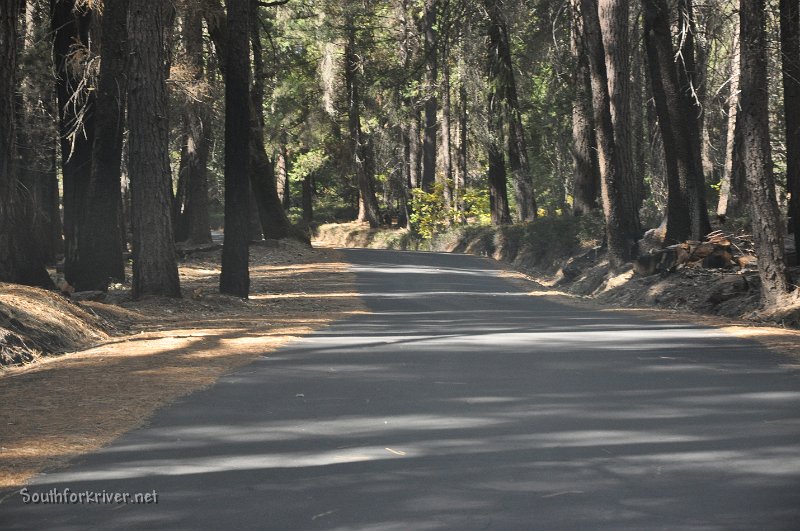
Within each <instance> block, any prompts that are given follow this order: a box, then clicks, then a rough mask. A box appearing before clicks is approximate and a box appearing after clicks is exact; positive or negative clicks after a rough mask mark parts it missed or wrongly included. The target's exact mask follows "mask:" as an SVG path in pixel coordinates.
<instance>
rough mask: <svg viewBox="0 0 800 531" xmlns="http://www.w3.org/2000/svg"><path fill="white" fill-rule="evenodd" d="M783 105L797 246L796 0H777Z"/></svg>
mask: <svg viewBox="0 0 800 531" xmlns="http://www.w3.org/2000/svg"><path fill="white" fill-rule="evenodd" d="M780 11H781V58H782V59H783V105H784V114H785V117H786V187H787V189H788V190H789V230H790V231H791V232H792V233H793V234H794V241H795V248H796V249H800V3H799V2H798V0H781V2H780Z"/></svg>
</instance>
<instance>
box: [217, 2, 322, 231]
mask: <svg viewBox="0 0 800 531" xmlns="http://www.w3.org/2000/svg"><path fill="white" fill-rule="evenodd" d="M202 5H203V8H204V10H203V17H204V18H205V20H206V26H207V28H208V34H209V37H210V38H211V41H212V42H213V44H214V49H215V50H216V52H217V57H218V58H220V61H219V64H218V66H219V70H220V71H221V72H222V75H223V77H224V76H225V71H226V67H225V63H226V60H225V58H226V57H227V47H228V46H227V31H226V28H227V18H226V16H225V11H224V10H223V9H222V6H221V5H220V3H219V0H206V1H205V2H204V3H203V4H202ZM252 5H254V4H251V6H250V7H251V9H252ZM255 5H257V3H256V4H255ZM250 20H251V22H253V24H252V26H254V27H255V28H254V27H251V28H250V33H248V34H249V35H253V34H256V33H257V32H256V30H257V29H258V27H259V26H258V24H255V22H256V21H257V19H256V18H255V17H254V16H252V11H251V17H250ZM252 40H253V41H257V39H252ZM254 49H255V48H254ZM254 55H260V54H258V53H256V54H254ZM254 77H255V80H256V81H259V80H261V81H263V76H259V75H256V76H254ZM257 85H258V83H254V90H253V94H251V97H249V98H247V99H246V101H247V102H248V103H247V105H248V106H249V107H250V108H249V109H248V112H249V113H250V121H251V128H252V134H251V135H250V159H251V160H250V175H249V177H250V183H251V189H252V195H251V197H250V198H249V199H248V201H253V202H255V204H256V206H257V208H255V209H252V210H255V211H257V212H251V213H252V215H253V216H254V217H258V218H260V220H261V228H262V229H263V236H264V238H269V239H276V240H279V239H283V238H293V239H296V240H298V241H301V242H303V243H309V239H308V236H307V235H306V234H304V233H303V232H302V231H300V230H298V229H296V228H295V227H293V226H292V225H291V223H289V218H288V217H287V216H286V212H285V211H284V210H283V206H282V204H281V200H280V198H279V197H278V191H277V188H276V184H275V168H274V165H273V164H272V161H271V160H270V158H269V156H268V155H267V150H266V147H265V146H264V128H263V117H262V111H263V109H262V105H260V104H259V103H258V101H261V100H260V99H259V98H260V92H259V89H258V86H257ZM256 100H258V101H256ZM252 236H255V234H252ZM253 239H255V238H253Z"/></svg>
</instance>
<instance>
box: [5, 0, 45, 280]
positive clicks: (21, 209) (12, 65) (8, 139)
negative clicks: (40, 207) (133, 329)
mask: <svg viewBox="0 0 800 531" xmlns="http://www.w3.org/2000/svg"><path fill="white" fill-rule="evenodd" d="M19 6H20V2H19V0H0V282H15V283H20V284H29V285H34V286H42V287H46V288H49V287H52V285H53V282H52V280H51V279H50V276H49V275H48V274H47V270H46V269H45V267H44V257H43V255H42V253H41V252H39V250H38V249H37V248H36V247H35V245H34V242H35V240H34V239H33V234H32V233H31V226H32V223H31V218H30V214H31V213H32V209H33V205H32V204H31V203H30V201H29V200H28V199H26V197H25V196H24V195H23V194H21V193H20V190H19V188H20V183H19V180H18V177H17V168H16V159H17V153H16V117H15V113H16V101H15V99H16V98H15V94H16V91H17V63H18V57H19V49H18V33H17V32H18V27H17V23H18V21H19V18H20V17H19V15H20V10H19Z"/></svg>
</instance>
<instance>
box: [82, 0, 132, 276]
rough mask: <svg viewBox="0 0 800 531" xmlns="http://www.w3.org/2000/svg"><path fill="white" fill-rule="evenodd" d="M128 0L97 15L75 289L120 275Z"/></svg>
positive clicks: (110, 3) (112, 0)
mask: <svg viewBox="0 0 800 531" xmlns="http://www.w3.org/2000/svg"><path fill="white" fill-rule="evenodd" d="M127 17H128V0H106V1H105V4H104V7H103V16H102V19H101V28H102V36H101V43H100V53H101V58H102V59H101V63H100V75H99V80H98V86H97V97H96V102H95V115H94V116H95V130H96V133H97V134H96V135H95V139H94V145H93V146H92V166H91V175H90V179H89V186H88V190H87V193H86V209H85V213H84V216H85V217H84V219H83V221H82V226H83V230H81V231H79V234H78V264H77V267H76V273H75V275H74V277H73V281H72V284H73V286H74V287H75V289H76V290H78V291H90V290H102V291H105V290H107V289H108V285H109V282H110V281H111V280H118V281H122V280H124V278H125V261H124V257H123V255H124V251H125V248H124V242H123V240H122V234H123V230H124V229H123V223H124V221H123V219H122V209H121V206H122V188H121V186H122V183H121V179H122V137H123V131H124V122H125V104H126V98H125V95H126V91H127V85H126V82H127V79H126V67H127V60H128V44H127V39H128V30H127Z"/></svg>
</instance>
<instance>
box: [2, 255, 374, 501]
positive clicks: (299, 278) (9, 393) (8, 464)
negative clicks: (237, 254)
mask: <svg viewBox="0 0 800 531" xmlns="http://www.w3.org/2000/svg"><path fill="white" fill-rule="evenodd" d="M251 265H252V268H251V293H252V295H253V296H252V298H251V300H249V301H242V300H240V299H237V298H235V297H227V296H223V295H220V294H219V293H218V290H217V282H218V274H219V273H218V272H219V252H216V253H205V254H200V255H198V256H195V257H191V258H189V259H188V260H187V261H186V262H184V263H182V264H181V268H180V274H181V283H182V289H183V294H184V298H183V299H178V300H168V299H161V298H153V299H145V300H143V301H131V300H130V297H129V292H128V291H127V290H126V289H122V290H119V291H118V293H113V292H112V293H110V295H109V299H110V300H109V302H114V303H116V304H107V303H85V307H86V308H89V309H90V311H92V312H95V313H96V314H98V315H99V316H100V317H101V318H103V319H104V320H105V321H107V324H110V325H111V326H112V328H115V329H117V330H118V331H120V332H123V333H122V334H121V335H117V336H116V337H110V338H108V339H107V340H106V341H103V342H102V344H100V345H99V346H96V347H94V348H90V349H88V350H84V351H81V352H77V353H73V354H68V355H64V356H58V357H42V358H39V359H38V361H37V362H36V363H34V364H31V365H27V366H23V367H15V368H9V369H4V370H3V371H2V372H0V401H2V403H3V404H5V405H4V407H3V408H0V426H2V428H1V429H0V489H6V488H11V487H14V486H17V485H22V484H24V483H25V482H26V481H27V480H28V479H29V478H31V477H32V476H33V475H35V474H36V473H38V472H40V471H42V470H46V469H52V468H56V467H58V466H63V465H64V464H65V463H66V462H67V461H68V460H70V459H72V458H74V457H76V456H78V455H81V454H84V453H87V452H91V451H93V450H96V449H98V448H100V447H102V446H105V445H107V444H108V443H110V442H111V441H112V440H114V439H115V438H117V437H119V436H120V435H121V434H122V433H124V432H126V431H129V430H131V429H132V428H135V427H137V426H140V425H142V424H144V423H146V421H147V419H148V418H149V417H150V416H151V415H152V414H153V412H154V411H155V410H156V409H158V408H160V407H163V406H164V405H165V404H168V403H170V402H172V401H174V400H176V399H178V398H179V397H181V396H184V395H187V394H189V393H191V392H194V391H196V390H198V389H201V388H204V387H207V386H209V385H211V384H212V383H214V382H215V381H216V380H217V379H218V378H219V377H220V376H222V375H223V374H225V373H228V372H230V371H231V370H233V369H235V368H237V367H240V366H243V365H245V364H247V363H249V362H250V361H252V360H253V359H256V358H257V357H259V356H261V355H263V354H264V353H265V352H269V351H272V350H275V349H276V348H278V347H280V346H281V345H283V344H285V343H287V342H288V341H290V340H291V339H293V338H295V337H297V336H300V335H304V334H307V333H309V332H311V331H312V330H314V329H316V328H319V327H321V326H325V325H327V324H328V323H331V322H332V321H334V320H336V319H339V318H342V317H344V316H346V315H350V314H353V313H358V312H361V311H363V309H364V307H363V305H362V304H361V302H360V300H359V299H358V295H357V293H356V292H355V289H354V277H353V275H352V273H350V272H348V271H347V270H346V268H347V266H346V265H345V264H343V263H341V261H340V258H339V256H338V254H337V253H336V252H335V251H332V250H329V249H323V250H313V251H312V250H310V249H308V248H305V247H302V246H299V245H298V246H296V247H295V246H289V247H287V248H286V249H280V250H276V249H264V248H259V247H254V248H253V249H252V252H251ZM115 299H116V300H115Z"/></svg>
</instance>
